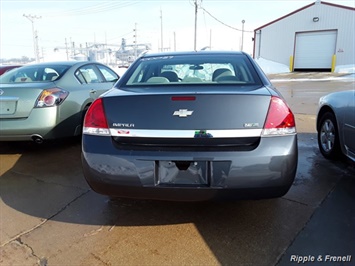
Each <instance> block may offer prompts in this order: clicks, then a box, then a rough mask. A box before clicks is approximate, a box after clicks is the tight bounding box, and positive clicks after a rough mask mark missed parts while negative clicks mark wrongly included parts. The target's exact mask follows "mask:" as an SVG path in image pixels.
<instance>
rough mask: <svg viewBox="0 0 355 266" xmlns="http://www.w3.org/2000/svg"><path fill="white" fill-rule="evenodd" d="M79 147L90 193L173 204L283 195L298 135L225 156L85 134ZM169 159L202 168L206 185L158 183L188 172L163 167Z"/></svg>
mask: <svg viewBox="0 0 355 266" xmlns="http://www.w3.org/2000/svg"><path fill="white" fill-rule="evenodd" d="M82 149H83V152H82V165H83V172H84V176H85V178H86V180H87V182H88V184H89V185H90V186H91V188H92V189H93V190H94V191H96V192H98V193H100V194H104V195H109V196H113V197H128V198H140V199H157V200H174V201H204V200H215V199H261V198H274V197H281V196H283V195H284V194H286V193H287V191H288V190H289V188H290V187H291V185H292V183H293V181H294V178H295V175H296V170H297V161H298V149H297V136H296V135H292V136H283V137H267V138H261V140H260V144H259V145H258V147H257V148H256V149H254V150H252V151H223V152H219V151H213V152H203V151H199V152H176V151H175V152H169V151H151V150H150V151H130V150H118V149H117V148H115V147H114V145H113V144H112V139H111V138H110V137H102V136H91V135H83V146H82ZM170 161H171V162H181V161H184V162H195V163H196V164H198V165H203V167H200V168H199V169H198V171H199V173H200V175H201V176H203V179H204V181H203V182H201V183H200V181H198V183H197V184H196V183H194V182H187V183H184V182H182V183H172V184H170V183H169V182H162V180H163V179H162V178H161V175H162V174H163V175H165V176H169V175H176V176H178V177H179V178H182V179H183V178H184V175H187V173H186V170H185V172H184V170H179V169H177V168H176V167H172V168H171V169H170V168H169V167H164V166H162V165H163V164H166V162H170ZM173 164H174V163H173ZM198 167H199V166H198ZM169 169H170V170H169ZM189 169H190V168H189ZM169 171H170V173H169ZM171 172H175V173H171ZM190 172H191V171H190ZM171 180H172V179H171ZM171 180H170V181H171Z"/></svg>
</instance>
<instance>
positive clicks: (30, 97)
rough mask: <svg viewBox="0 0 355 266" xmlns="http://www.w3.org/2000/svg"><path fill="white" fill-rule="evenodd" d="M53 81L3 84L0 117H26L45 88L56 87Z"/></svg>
mask: <svg viewBox="0 0 355 266" xmlns="http://www.w3.org/2000/svg"><path fill="white" fill-rule="evenodd" d="M54 87H55V84H54V83H53V82H50V83H48V82H46V83H39V82H38V83H33V82H31V83H20V84H1V86H0V89H1V91H2V94H1V95H0V118H2V119H6V118H26V117H28V116H29V115H30V113H31V111H32V109H33V108H34V106H35V103H36V100H37V98H38V96H39V95H40V94H41V92H42V91H43V90H44V89H48V88H54Z"/></svg>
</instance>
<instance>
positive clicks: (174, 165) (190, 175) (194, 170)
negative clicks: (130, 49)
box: [156, 161, 211, 187]
mask: <svg viewBox="0 0 355 266" xmlns="http://www.w3.org/2000/svg"><path fill="white" fill-rule="evenodd" d="M210 172H211V171H210V163H209V162H207V161H156V185H159V186H192V187H201V186H203V187H206V186H209V185H210Z"/></svg>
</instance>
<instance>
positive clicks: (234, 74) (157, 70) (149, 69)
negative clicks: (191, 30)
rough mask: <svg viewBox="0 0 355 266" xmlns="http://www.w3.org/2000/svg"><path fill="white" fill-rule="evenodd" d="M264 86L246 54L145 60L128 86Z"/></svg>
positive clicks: (127, 81) (133, 74)
mask: <svg viewBox="0 0 355 266" xmlns="http://www.w3.org/2000/svg"><path fill="white" fill-rule="evenodd" d="M223 83H226V84H241V85H260V84H261V81H260V79H259V77H258V75H257V73H256V71H255V70H254V68H253V66H252V64H251V63H250V61H249V59H248V58H247V57H246V56H245V55H242V54H241V55H220V54H216V55H193V54H191V55H178V56H162V57H159V56H157V57H146V58H141V59H140V60H139V61H138V62H136V64H135V65H134V69H132V70H131V71H130V75H128V77H127V78H126V81H125V84H124V86H128V87H129V86H150V85H152V86H159V85H164V86H169V85H174V86H176V85H191V84H200V85H201V84H208V85H221V84H223Z"/></svg>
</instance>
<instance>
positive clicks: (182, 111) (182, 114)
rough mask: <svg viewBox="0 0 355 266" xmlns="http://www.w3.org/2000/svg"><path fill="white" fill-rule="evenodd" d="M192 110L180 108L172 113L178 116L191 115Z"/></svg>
mask: <svg viewBox="0 0 355 266" xmlns="http://www.w3.org/2000/svg"><path fill="white" fill-rule="evenodd" d="M193 112H194V111H189V110H187V109H180V110H179V111H175V112H174V114H173V115H177V116H179V117H187V116H188V115H192V113H193Z"/></svg>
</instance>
